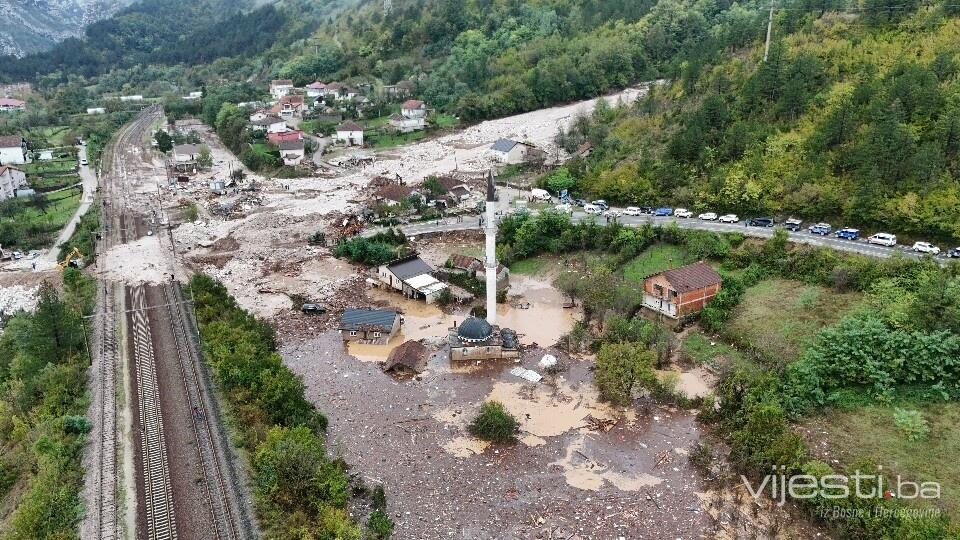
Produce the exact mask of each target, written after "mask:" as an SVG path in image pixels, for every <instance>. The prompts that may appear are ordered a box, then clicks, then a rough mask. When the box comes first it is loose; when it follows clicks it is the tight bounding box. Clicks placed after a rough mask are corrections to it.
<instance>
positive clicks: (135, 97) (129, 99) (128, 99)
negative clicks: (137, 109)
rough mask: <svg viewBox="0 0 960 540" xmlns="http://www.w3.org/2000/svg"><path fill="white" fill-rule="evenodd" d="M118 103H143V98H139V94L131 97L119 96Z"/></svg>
mask: <svg viewBox="0 0 960 540" xmlns="http://www.w3.org/2000/svg"><path fill="white" fill-rule="evenodd" d="M120 101H124V102H127V101H143V96H141V95H140V94H135V95H132V96H120Z"/></svg>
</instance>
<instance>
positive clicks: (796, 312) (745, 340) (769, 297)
mask: <svg viewBox="0 0 960 540" xmlns="http://www.w3.org/2000/svg"><path fill="white" fill-rule="evenodd" d="M862 300H863V295H862V294H859V293H846V294H841V293H837V292H834V291H832V290H830V289H825V288H823V287H818V286H815V285H806V284H804V283H800V282H798V281H790V280H785V279H771V280H766V281H762V282H760V283H758V284H757V285H754V286H753V287H750V288H749V289H747V291H746V292H745V293H744V295H743V299H742V300H741V301H740V305H739V306H737V308H736V309H734V311H733V316H732V317H731V318H730V321H729V323H728V324H727V328H726V333H727V335H728V336H729V337H730V338H731V339H732V340H733V341H735V342H737V343H739V344H741V345H744V346H746V347H749V348H751V349H755V350H757V351H758V352H760V354H761V355H763V356H764V357H765V358H766V359H768V360H771V361H773V362H774V363H776V364H778V365H783V364H786V363H789V362H792V361H793V360H795V359H796V358H797V357H798V356H799V355H800V352H801V351H802V350H803V349H804V348H806V347H807V346H808V345H810V344H811V343H812V342H813V340H814V339H815V338H816V336H817V335H818V334H819V332H820V330H822V329H823V328H824V327H825V326H828V325H831V324H834V323H836V322H837V321H839V320H840V319H841V318H843V316H844V315H846V314H847V313H849V312H850V311H851V310H852V309H854V308H855V307H857V306H858V305H859V304H860V303H861V302H862Z"/></svg>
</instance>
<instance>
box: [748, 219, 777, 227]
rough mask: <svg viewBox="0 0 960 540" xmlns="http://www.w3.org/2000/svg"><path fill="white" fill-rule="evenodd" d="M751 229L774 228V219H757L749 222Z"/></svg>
mask: <svg viewBox="0 0 960 540" xmlns="http://www.w3.org/2000/svg"><path fill="white" fill-rule="evenodd" d="M747 225H748V226H750V227H773V218H767V217H755V218H750V219H748V220H747Z"/></svg>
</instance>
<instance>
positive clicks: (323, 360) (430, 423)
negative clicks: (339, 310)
mask: <svg viewBox="0 0 960 540" xmlns="http://www.w3.org/2000/svg"><path fill="white" fill-rule="evenodd" d="M430 309H432V308H430ZM409 316H410V315H408V317H409ZM417 316H419V315H417V314H414V318H416V317H417ZM410 327H412V328H413V330H412V331H411V332H412V333H411V335H416V333H417V332H420V331H421V329H420V328H419V327H416V326H414V325H410ZM422 331H423V332H427V330H426V329H424V330H422ZM406 337H407V338H409V337H410V336H406ZM545 352H550V353H551V354H555V355H558V356H561V357H562V361H563V363H564V364H566V365H567V366H568V368H567V370H566V371H565V372H563V373H560V374H558V375H556V376H549V375H548V376H546V377H545V378H544V380H543V381H542V382H540V383H539V384H531V383H528V382H526V381H524V380H522V379H520V378H518V377H515V376H514V375H511V374H510V372H509V371H510V369H511V368H513V367H515V366H516V365H517V364H515V363H514V362H513V361H498V362H490V363H486V364H483V365H481V366H472V367H471V368H470V369H450V367H449V362H448V360H447V358H446V353H445V352H444V351H443V350H440V351H439V352H437V353H435V354H434V356H433V357H432V358H431V360H430V362H429V365H428V369H427V372H426V373H424V374H423V375H422V377H420V379H419V380H418V379H413V380H410V381H406V382H400V381H397V380H395V379H394V378H392V377H391V376H389V375H386V374H384V373H382V372H381V371H380V369H379V367H378V366H377V365H376V364H373V363H371V362H368V361H364V360H360V359H357V358H355V357H353V356H351V355H350V354H349V353H348V351H347V350H346V349H345V348H344V345H343V343H342V342H341V340H340V337H339V335H337V334H336V333H333V332H330V333H325V334H322V335H320V336H318V337H316V338H314V339H310V340H306V341H302V342H299V343H292V344H288V345H287V346H285V347H283V349H282V354H283V357H284V362H285V363H286V364H287V365H288V366H289V367H290V368H291V369H293V370H294V371H295V372H296V373H298V374H299V375H301V376H302V377H303V378H304V382H305V383H306V385H307V396H308V398H309V399H311V400H312V401H313V402H314V403H315V404H316V405H317V407H318V408H319V409H320V410H322V411H323V412H324V413H325V414H327V415H328V417H329V419H330V439H329V442H328V444H329V451H330V452H331V453H332V454H335V455H340V456H343V457H344V458H345V459H346V461H347V462H348V463H351V465H352V466H353V468H354V469H353V471H352V472H354V473H356V474H359V475H360V476H361V477H363V478H364V479H365V481H366V482H367V483H368V484H371V485H372V484H377V483H382V484H384V487H385V488H386V490H387V494H388V500H389V509H390V513H391V517H392V518H393V519H394V521H395V522H396V533H395V538H398V539H421V538H463V539H487V538H489V539H494V538H496V539H500V538H535V537H540V538H571V537H576V536H575V535H579V537H580V538H604V539H606V538H620V537H623V538H665V539H667V538H669V539H675V538H710V537H712V534H711V533H710V531H711V527H712V519H711V518H710V516H709V515H708V514H706V513H705V512H703V511H701V504H700V502H699V501H700V499H699V498H698V496H697V493H698V492H702V491H703V490H704V486H703V485H702V482H701V480H700V476H699V473H697V472H696V471H695V470H694V469H693V468H692V466H691V465H690V464H689V463H688V461H687V458H686V455H685V454H686V453H687V451H688V448H689V447H690V446H691V445H692V444H693V443H694V442H695V441H697V440H698V438H699V431H698V428H697V425H696V422H695V419H694V416H693V414H692V413H690V412H687V411H682V410H677V409H674V408H671V407H663V406H657V405H653V404H647V405H644V406H641V407H640V408H639V409H619V408H613V407H610V406H608V405H606V404H604V403H601V402H599V400H598V398H597V396H596V391H595V389H594V387H593V385H592V382H591V380H592V374H591V371H590V368H591V366H592V361H591V360H589V359H579V358H567V357H563V354H562V353H561V352H560V351H556V350H549V351H545V350H542V349H533V350H530V351H528V352H527V353H526V354H524V356H523V358H522V359H521V360H520V365H522V366H523V367H525V368H528V369H534V370H536V369H537V362H538V361H539V360H540V358H541V357H542V356H543V354H545ZM487 399H497V400H500V401H502V402H503V403H504V404H505V406H506V407H507V408H508V410H510V411H511V412H512V413H513V414H514V415H516V416H517V418H518V419H519V420H520V423H521V433H520V434H519V437H520V442H519V443H517V444H515V445H512V446H496V445H489V444H488V443H486V442H482V441H479V440H476V439H474V438H472V437H471V436H470V435H469V433H468V432H467V429H466V426H467V424H468V423H469V421H470V420H471V419H472V418H473V417H474V415H475V414H476V412H477V410H478V409H479V407H480V405H481V404H482V403H483V402H484V401H485V400H487ZM596 420H606V421H609V423H608V424H605V425H606V426H607V427H605V428H597V422H596Z"/></svg>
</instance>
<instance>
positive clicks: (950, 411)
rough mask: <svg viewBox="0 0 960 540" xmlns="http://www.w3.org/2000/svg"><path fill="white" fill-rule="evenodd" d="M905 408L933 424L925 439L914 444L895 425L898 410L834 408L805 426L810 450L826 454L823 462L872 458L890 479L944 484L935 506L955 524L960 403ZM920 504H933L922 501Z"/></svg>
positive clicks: (959, 506) (959, 494) (959, 493)
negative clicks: (900, 478) (814, 449)
mask: <svg viewBox="0 0 960 540" xmlns="http://www.w3.org/2000/svg"><path fill="white" fill-rule="evenodd" d="M900 407H901V408H904V409H914V410H918V411H920V412H921V413H922V414H923V417H924V419H925V420H926V421H927V422H928V424H929V426H930V432H929V434H928V435H927V436H926V438H924V439H923V440H918V441H911V440H909V439H908V438H907V437H906V436H905V435H904V432H903V431H901V429H900V428H899V427H897V425H896V423H895V422H894V407H888V406H879V405H878V406H870V407H863V408H860V409H855V410H851V411H835V410H831V411H830V413H829V414H826V415H824V416H819V417H811V418H809V419H808V420H807V421H806V422H805V423H804V424H802V426H801V427H802V428H804V429H803V431H805V432H807V433H808V437H807V438H808V442H810V443H811V445H810V446H811V448H818V449H821V451H823V452H824V454H821V455H820V456H819V457H820V458H821V459H828V460H831V459H836V460H839V462H840V463H841V464H843V465H845V466H846V467H852V466H854V465H856V464H857V463H858V462H860V461H862V460H869V461H872V462H873V463H876V464H877V465H881V466H882V467H883V470H884V471H885V473H886V474H887V475H888V477H891V476H892V477H895V476H896V475H898V474H899V475H900V476H901V477H902V479H903V480H904V481H905V482H939V483H940V486H941V489H942V492H941V497H940V499H939V500H938V501H936V502H935V503H933V504H936V505H937V506H939V507H940V508H941V509H942V510H943V511H945V512H947V513H948V514H949V515H950V516H951V518H953V519H954V520H957V519H960V467H958V466H957V456H960V427H958V426H960V403H941V404H933V405H923V406H916V407H913V406H910V405H904V404H901V405H900ZM824 441H828V444H827V445H826V446H823V445H822V444H823V442H824ZM894 489H896V488H895V487H894ZM915 504H929V503H928V502H927V501H924V502H923V503H921V502H919V499H918V502H916V503H915Z"/></svg>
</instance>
